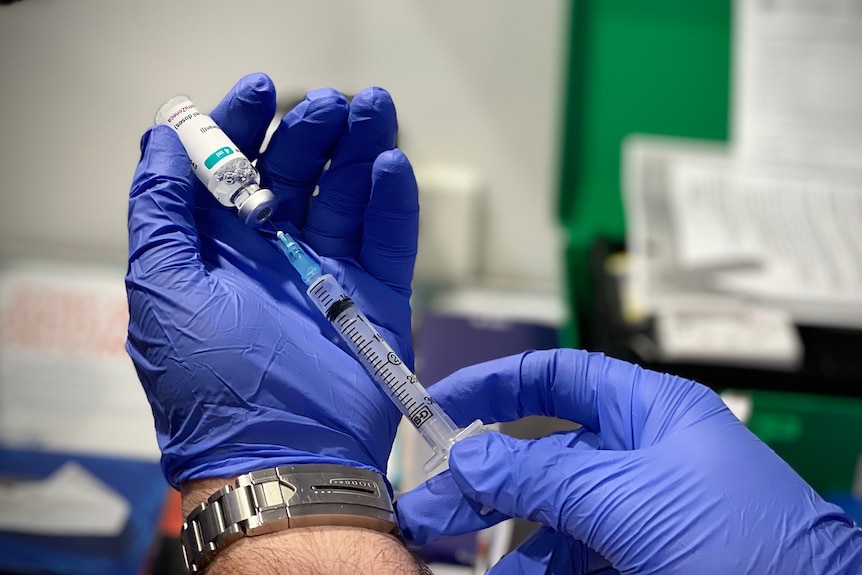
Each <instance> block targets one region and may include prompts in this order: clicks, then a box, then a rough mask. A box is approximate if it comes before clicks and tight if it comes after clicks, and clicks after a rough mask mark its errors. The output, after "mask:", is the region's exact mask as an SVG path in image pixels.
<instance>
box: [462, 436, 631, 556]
mask: <svg viewBox="0 0 862 575" xmlns="http://www.w3.org/2000/svg"><path fill="white" fill-rule="evenodd" d="M635 457H638V455H637V452H625V451H602V450H599V449H594V448H591V449H585V448H583V446H581V447H580V448H579V449H569V448H567V447H566V445H565V444H564V439H563V438H561V436H559V435H552V436H549V437H544V438H541V439H536V440H528V441H527V440H518V439H513V438H511V437H508V436H506V435H501V434H499V433H486V434H483V435H479V436H476V437H470V438H467V439H464V440H462V441H460V442H458V443H456V444H455V445H454V446H453V447H452V450H451V453H450V462H449V469H450V470H451V473H452V478H453V479H454V481H455V483H456V484H457V485H458V487H459V488H460V489H461V490H462V491H463V493H464V494H465V495H466V496H467V497H469V498H471V499H473V500H475V501H477V502H479V503H481V504H482V505H484V506H485V507H489V508H492V509H495V510H497V511H499V512H501V513H503V514H506V515H509V516H512V517H520V518H522V519H528V520H530V521H537V522H540V523H543V524H544V525H547V526H548V527H550V528H552V529H554V530H556V531H559V532H563V533H566V534H568V535H570V536H572V537H574V538H575V539H578V540H580V541H583V542H585V543H587V544H588V545H591V546H592V545H593V544H595V543H599V544H600V543H602V541H601V540H596V539H595V537H596V536H598V537H599V539H601V537H602V535H601V533H598V531H600V529H598V528H599V527H600V526H601V525H602V524H603V523H604V522H605V520H606V519H607V518H608V517H609V516H610V515H611V513H612V512H613V508H612V506H613V505H615V504H616V502H619V501H620V500H621V499H624V498H625V494H626V493H630V492H632V491H631V490H632V489H637V485H636V484H637V482H638V479H637V474H631V473H628V470H630V469H632V466H631V464H632V463H633V461H632V458H635ZM634 467H637V464H635V466H634ZM594 548H596V547H594Z"/></svg>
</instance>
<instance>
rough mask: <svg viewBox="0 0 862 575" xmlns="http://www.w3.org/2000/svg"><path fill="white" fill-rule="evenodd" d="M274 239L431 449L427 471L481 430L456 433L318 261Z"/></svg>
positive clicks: (282, 237) (286, 240) (475, 426)
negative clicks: (455, 447)
mask: <svg viewBox="0 0 862 575" xmlns="http://www.w3.org/2000/svg"><path fill="white" fill-rule="evenodd" d="M270 223H271V222H270ZM273 227H275V226H273ZM276 235H277V237H278V241H279V243H280V244H281V249H282V251H283V252H284V255H286V256H287V259H288V260H289V261H290V263H291V265H292V266H293V267H294V269H295V270H296V271H297V272H299V275H300V277H301V278H302V281H303V282H304V283H305V285H307V286H308V289H307V290H306V292H305V293H306V294H307V295H308V297H309V298H310V299H311V301H312V302H314V305H315V307H317V309H319V310H320V313H322V314H323V315H324V317H326V319H327V320H329V323H331V324H332V326H333V327H334V328H335V331H337V332H338V334H339V335H340V336H341V338H342V339H343V340H344V342H345V343H346V344H347V347H348V348H350V351H351V352H352V353H353V355H354V356H355V357H356V358H357V359H358V360H359V362H360V363H361V364H362V366H363V367H364V368H365V370H366V371H367V372H368V374H369V375H370V376H371V378H372V379H373V380H374V381H375V382H377V385H379V386H380V388H381V389H382V390H383V391H384V392H386V395H388V396H389V398H390V399H392V401H393V402H394V403H395V405H396V406H397V407H398V409H399V410H400V411H401V413H402V414H404V416H405V417H407V419H408V420H410V423H412V424H413V426H414V427H415V428H416V430H417V431H419V433H420V434H421V435H422V437H423V438H424V439H425V441H427V442H428V445H430V446H431V449H432V450H433V452H434V454H433V455H432V456H431V458H430V459H429V460H428V461H427V462H426V463H425V471H426V472H430V471H432V470H434V469H436V468H437V467H439V466H440V465H442V464H443V463H444V462H445V461H446V460H447V459H448V457H449V449H450V448H451V447H452V445H453V444H454V443H455V442H456V441H458V440H460V439H463V438H464V437H469V436H471V435H475V434H477V433H480V432H481V431H482V421H481V420H479V419H477V420H476V421H474V422H473V423H471V424H470V425H468V426H467V427H465V428H464V429H459V428H458V426H456V425H455V423H454V422H453V421H452V419H450V417H449V416H448V415H446V412H445V411H443V409H442V408H441V407H440V406H439V405H438V404H437V403H435V402H434V400H432V399H431V397H430V396H429V395H428V392H427V391H425V388H424V387H422V385H421V384H420V383H419V381H418V380H417V379H416V376H415V375H414V374H413V372H412V371H410V369H408V368H407V366H406V365H404V362H403V361H402V360H401V358H400V357H398V354H396V353H395V351H394V350H393V349H392V347H390V346H389V344H387V343H386V341H385V340H384V339H383V337H382V336H381V335H380V334H379V333H378V332H377V330H376V329H375V328H374V326H373V325H372V324H371V322H370V321H368V318H367V317H365V314H363V313H362V311H361V310H360V309H359V308H358V307H357V306H356V304H355V303H354V302H353V300H351V299H350V298H349V297H348V296H347V294H346V293H345V292H344V289H343V288H342V287H341V286H340V285H339V284H338V282H337V281H336V279H335V278H334V277H332V276H331V275H330V274H322V273H321V271H320V266H319V265H318V264H317V262H315V261H314V260H313V259H312V258H311V257H310V256H309V255H308V254H307V253H306V252H305V250H303V249H302V247H301V246H300V245H299V244H298V243H296V241H294V239H293V238H292V237H290V235H289V234H286V233H284V232H282V231H279V230H276Z"/></svg>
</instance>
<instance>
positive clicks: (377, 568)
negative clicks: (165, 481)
mask: <svg viewBox="0 0 862 575" xmlns="http://www.w3.org/2000/svg"><path fill="white" fill-rule="evenodd" d="M232 482H233V479H232V478H228V479H204V480H199V481H191V482H188V483H185V484H183V485H182V486H181V489H182V496H183V516H184V517H185V516H187V515H188V514H189V513H190V512H191V511H192V509H194V508H195V507H196V506H197V505H199V504H200V503H202V502H203V501H205V500H206V499H207V497H209V496H210V495H211V494H212V493H214V492H215V491H216V490H218V489H219V488H220V487H222V486H223V485H226V484H228V483H232ZM245 573H273V574H281V573H284V574H291V575H293V574H296V575H303V574H306V573H308V574H318V573H330V574H333V575H339V574H341V573H344V574H345V575H346V574H348V573H349V574H357V573H374V575H389V574H390V573H391V574H396V573H397V574H408V575H410V574H414V573H415V574H416V575H422V574H424V573H430V571H427V568H424V567H423V566H422V564H421V562H419V561H417V559H416V558H415V557H414V556H413V555H412V554H411V553H410V552H409V551H408V550H407V549H406V548H405V547H404V544H403V543H402V542H401V541H399V540H398V539H397V538H396V537H395V536H393V535H390V534H386V533H381V532H379V531H373V530H371V529H363V528H359V527H346V526H320V527H301V528H295V529H286V530H283V531H276V532H273V533H267V534H265V535H258V536H255V537H244V538H242V539H240V540H238V541H237V542H235V543H233V544H232V545H230V546H229V547H227V548H226V549H224V550H223V551H221V552H220V553H219V554H218V555H217V556H216V558H215V559H214V560H213V562H212V563H211V564H210V565H209V566H208V567H207V569H206V574H207V575H240V574H245Z"/></svg>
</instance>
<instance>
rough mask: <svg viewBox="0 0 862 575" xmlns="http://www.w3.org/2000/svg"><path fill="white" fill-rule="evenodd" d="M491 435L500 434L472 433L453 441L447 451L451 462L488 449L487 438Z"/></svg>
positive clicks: (473, 455)
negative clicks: (469, 435)
mask: <svg viewBox="0 0 862 575" xmlns="http://www.w3.org/2000/svg"><path fill="white" fill-rule="evenodd" d="M493 435H500V434H499V433H485V434H481V435H474V436H472V437H465V438H464V439H462V440H461V441H459V442H457V443H455V445H453V446H452V448H451V450H450V451H449V457H450V459H451V462H453V463H454V462H455V461H460V460H467V459H471V458H474V457H477V456H479V455H482V454H484V453H487V451H488V449H487V448H488V441H489V438H490V437H491V436H493Z"/></svg>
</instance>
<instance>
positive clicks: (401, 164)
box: [371, 148, 413, 179]
mask: <svg viewBox="0 0 862 575" xmlns="http://www.w3.org/2000/svg"><path fill="white" fill-rule="evenodd" d="M381 172H382V173H387V174H396V173H409V174H410V175H411V176H412V175H413V166H412V165H411V164H410V160H409V159H407V156H406V155H405V154H404V152H402V151H401V150H400V149H398V148H393V149H391V150H384V151H383V152H381V153H380V155H379V156H377V158H376V159H375V160H374V166H373V168H372V174H371V177H372V179H374V178H375V177H376V176H377V175H378V174H379V173H381Z"/></svg>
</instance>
